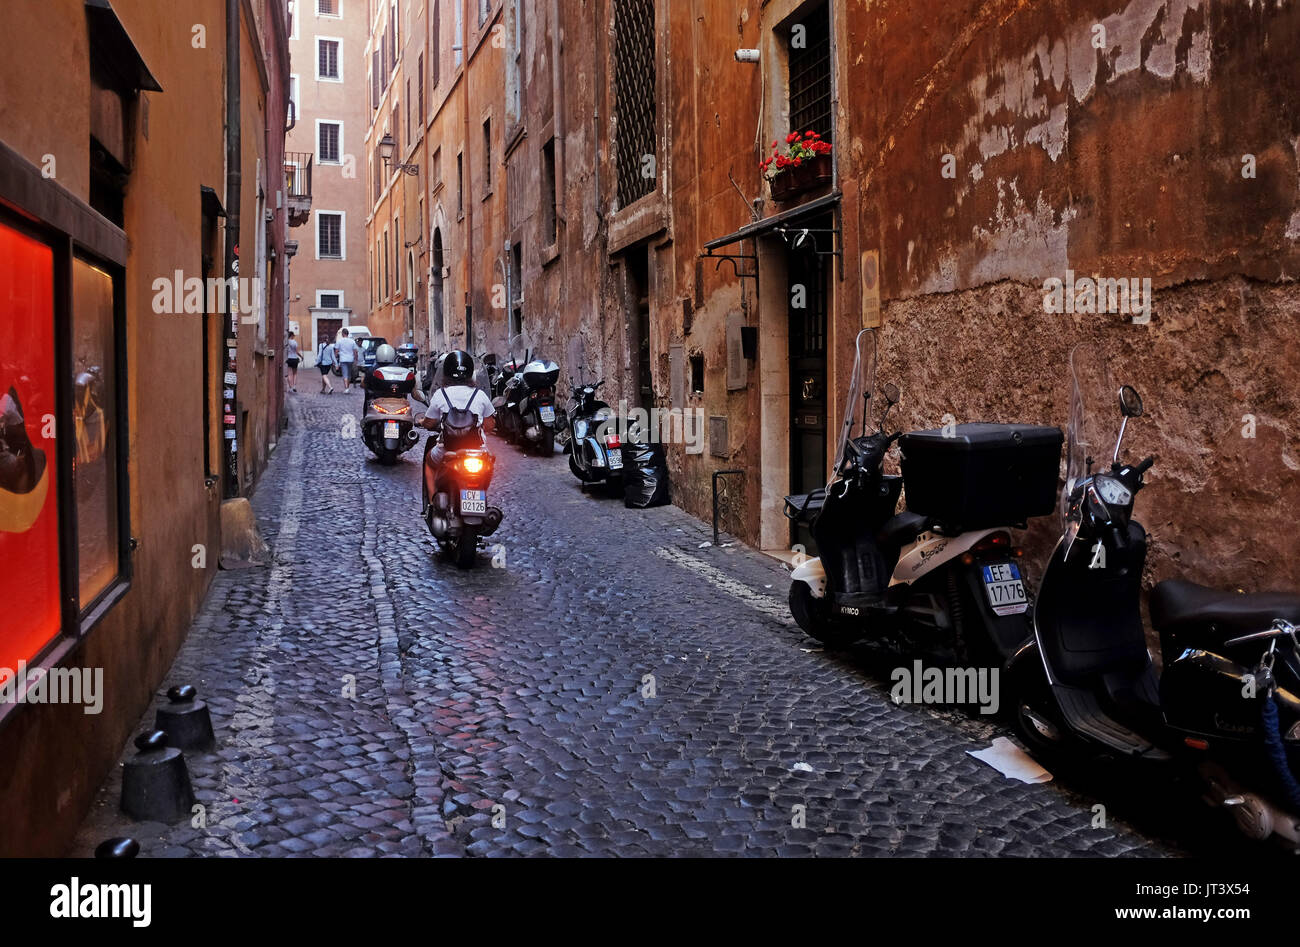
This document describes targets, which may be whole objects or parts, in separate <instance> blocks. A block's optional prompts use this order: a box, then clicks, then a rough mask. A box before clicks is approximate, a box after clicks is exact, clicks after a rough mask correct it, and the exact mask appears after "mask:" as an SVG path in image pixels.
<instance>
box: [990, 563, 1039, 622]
mask: <svg viewBox="0 0 1300 947" xmlns="http://www.w3.org/2000/svg"><path fill="white" fill-rule="evenodd" d="M984 592H985V594H987V595H988V597H989V606H990V607H991V608H992V609H993V614H995V615H1020V614H1023V613H1024V612H1025V611H1026V610H1027V609H1028V608H1029V598H1028V597H1027V596H1026V595H1025V583H1024V580H1023V579H1022V578H1021V576H1020V569H1019V568H1018V567H1017V566H1016V564H1015V563H1014V562H998V563H994V564H992V565H987V566H984Z"/></svg>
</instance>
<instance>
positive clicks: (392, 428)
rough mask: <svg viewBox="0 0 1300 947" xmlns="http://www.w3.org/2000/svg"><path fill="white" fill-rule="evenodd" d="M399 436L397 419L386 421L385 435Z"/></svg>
mask: <svg viewBox="0 0 1300 947" xmlns="http://www.w3.org/2000/svg"><path fill="white" fill-rule="evenodd" d="M397 436H398V427H397V422H396V421H385V422H384V437H397Z"/></svg>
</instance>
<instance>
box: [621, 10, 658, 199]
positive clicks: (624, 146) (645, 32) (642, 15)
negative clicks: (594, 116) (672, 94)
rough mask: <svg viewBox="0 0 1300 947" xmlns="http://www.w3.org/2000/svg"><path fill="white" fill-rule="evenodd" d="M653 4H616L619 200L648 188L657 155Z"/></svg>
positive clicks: (652, 182) (652, 185)
mask: <svg viewBox="0 0 1300 947" xmlns="http://www.w3.org/2000/svg"><path fill="white" fill-rule="evenodd" d="M655 107H656V101H655V3H654V0H619V2H618V3H617V4H616V5H615V7H614V110H615V118H616V121H617V127H616V131H615V136H616V138H617V141H616V142H615V155H616V158H615V160H616V164H617V169H618V204H619V206H620V207H626V206H628V205H629V204H632V203H634V202H635V201H636V200H638V199H639V198H642V197H644V196H645V195H647V194H649V193H651V192H653V191H654V189H655V184H656V182H657V181H658V170H657V167H656V160H655V130H656V121H655V118H656V115H655Z"/></svg>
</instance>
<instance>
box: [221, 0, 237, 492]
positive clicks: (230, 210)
mask: <svg viewBox="0 0 1300 947" xmlns="http://www.w3.org/2000/svg"><path fill="white" fill-rule="evenodd" d="M239 4H240V0H226V260H225V268H224V270H223V275H224V277H225V278H226V279H227V280H229V279H230V278H231V277H233V276H236V275H238V273H237V271H236V267H237V266H238V259H239V258H238V256H237V255H236V252H237V249H238V247H239V194H240V187H241V183H240V182H241V177H242V174H241V168H240V147H241V145H240V108H239V103H240V99H239V50H240V35H239ZM237 285H238V284H233V283H229V282H227V284H226V286H227V291H226V306H225V309H226V313H225V315H226V318H225V320H224V322H225V325H224V327H223V335H224V337H225V341H226V362H225V364H226V370H227V371H232V372H233V371H237V370H238V368H237V365H238V362H237V359H236V358H234V357H232V356H231V354H230V353H231V352H234V351H236V331H237V330H236V319H237V318H238V316H237V309H238V307H237V303H236V300H237V299H238V297H239V294H238V292H237V291H235V287H236V286H237ZM223 374H224V373H223ZM226 389H234V394H233V396H232V397H230V398H222V403H223V404H228V405H229V406H230V409H231V410H230V411H229V412H223V416H229V415H233V416H234V418H235V423H234V424H226V423H223V424H222V429H223V430H222V439H221V456H222V471H223V473H224V475H225V481H226V483H225V498H226V499H227V500H229V499H233V498H234V497H237V496H239V489H240V484H239V454H238V446H237V444H238V442H237V440H236V438H238V436H239V416H240V410H239V401H238V395H239V391H238V388H236V385H225V386H224V387H223V389H222V390H223V392H224V391H225V390H226ZM232 431H233V433H234V437H231V436H229V435H228V432H232Z"/></svg>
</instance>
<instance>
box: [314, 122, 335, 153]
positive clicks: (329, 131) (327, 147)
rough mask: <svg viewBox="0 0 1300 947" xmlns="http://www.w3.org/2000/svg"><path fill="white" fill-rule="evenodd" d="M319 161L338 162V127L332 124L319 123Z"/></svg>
mask: <svg viewBox="0 0 1300 947" xmlns="http://www.w3.org/2000/svg"><path fill="white" fill-rule="evenodd" d="M319 151H320V160H321V161H338V160H339V127H338V125H337V124H335V123H334V122H321V125H320V148H319Z"/></svg>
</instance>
